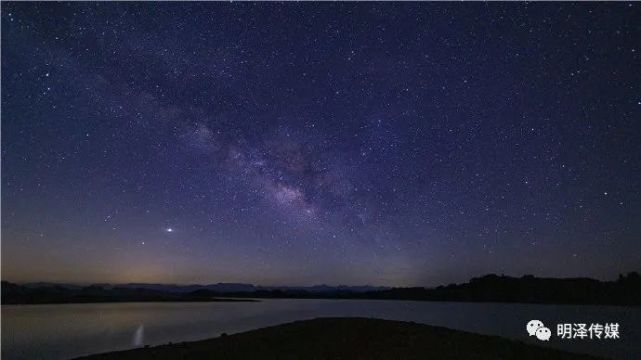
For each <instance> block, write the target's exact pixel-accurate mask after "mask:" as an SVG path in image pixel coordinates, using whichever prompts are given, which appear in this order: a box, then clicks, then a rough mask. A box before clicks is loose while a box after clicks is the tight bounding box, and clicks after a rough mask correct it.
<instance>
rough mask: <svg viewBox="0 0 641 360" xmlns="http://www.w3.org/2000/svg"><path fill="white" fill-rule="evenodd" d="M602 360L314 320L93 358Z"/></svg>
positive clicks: (504, 342)
mask: <svg viewBox="0 0 641 360" xmlns="http://www.w3.org/2000/svg"><path fill="white" fill-rule="evenodd" d="M426 358H437V359H488V360H490V359H497V358H501V359H519V360H522V359H533V360H534V359H537V360H540V359H550V360H554V359H570V360H571V359H576V360H580V359H584V360H588V359H601V358H599V357H595V356H592V355H587V354H578V353H572V352H566V351H562V350H557V349H554V348H551V347H545V346H539V345H534V344H527V343H525V342H522V341H518V340H511V339H507V338H503V337H499V336H491V335H481V334H476V333H471V332H465V331H459V330H452V329H448V328H444V327H437V326H431V325H425V324H418V323H414V322H405V321H393V320H380V319H372V318H360V317H357V318H316V319H312V320H302V321H295V322H290V323H285V324H281V325H276V326H270V327H265V328H260V329H257V330H250V331H246V332H241V333H236V334H232V335H226V334H224V333H223V334H222V335H220V336H219V337H215V338H210V339H205V340H199V341H190V342H179V343H169V344H165V345H158V346H153V347H149V346H145V347H142V348H135V349H130V350H124V351H115V352H108V353H102V354H93V355H88V356H83V357H79V358H76V359H78V360H80V359H84V360H110V359H426Z"/></svg>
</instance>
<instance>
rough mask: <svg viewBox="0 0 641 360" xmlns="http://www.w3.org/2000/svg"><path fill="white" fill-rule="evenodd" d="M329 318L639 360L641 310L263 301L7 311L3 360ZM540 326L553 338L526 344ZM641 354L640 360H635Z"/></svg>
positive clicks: (4, 312) (72, 354)
mask: <svg viewBox="0 0 641 360" xmlns="http://www.w3.org/2000/svg"><path fill="white" fill-rule="evenodd" d="M329 316H360V317H375V318H381V319H390V320H405V321H415V322H419V323H425V324H430V325H438V326H444V327H448V328H451V329H459V330H466V331H471V332H475V333H481V334H489V335H500V336H504V337H509V338H513V339H519V340H523V341H525V342H528V343H537V344H540V345H545V346H550V347H556V348H561V349H565V350H569V351H576V352H583V353H590V354H595V355H604V356H610V357H614V358H633V357H634V358H638V357H641V309H640V308H631V307H615V306H572V305H529V304H496V303H455V302H422V301H390V300H387V301H386V300H317V299H314V300H310V299H305V300H297V299H265V300H260V302H227V303H226V302H213V303H184V302H181V303H107V304H64V305H7V306H4V305H3V306H2V359H5V360H6V359H68V358H71V357H75V356H80V355H88V354H94V353H99V352H106V351H113V350H123V349H128V348H132V347H136V346H142V345H158V344H164V343H168V342H180V341H190V340H200V339H206V338H210V337H215V336H218V335H220V334H221V333H223V332H225V333H228V334H231V333H235V332H240V331H246V330H251V329H256V328H261V327H265V326H270V325H276V324H281V323H285V322H290V321H295V320H303V319H311V318H315V317H329ZM532 319H537V320H541V321H542V322H543V323H544V324H545V325H546V326H547V327H549V328H550V329H551V330H552V335H553V337H552V339H551V340H550V341H549V342H541V341H538V340H536V339H535V338H533V337H528V335H527V332H526V330H525V325H526V323H527V322H528V321H529V320H532ZM606 322H607V323H619V325H620V335H621V338H620V339H616V340H612V339H608V340H603V339H602V340H578V339H575V340H562V339H559V338H558V337H557V336H556V324H557V323H588V324H590V323H601V324H603V323H606ZM634 355H636V356H634Z"/></svg>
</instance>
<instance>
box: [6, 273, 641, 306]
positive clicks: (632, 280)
mask: <svg viewBox="0 0 641 360" xmlns="http://www.w3.org/2000/svg"><path fill="white" fill-rule="evenodd" d="M158 289H163V290H158ZM372 289H376V290H372ZM321 290H322V291H321ZM221 297H225V298H229V297H232V298H323V299H386V300H422V301H467V302H508V303H534V304H592V305H626V306H639V305H641V276H640V275H639V274H638V273H636V272H631V273H628V274H627V275H619V278H618V279H617V280H615V281H600V280H594V279H589V278H569V279H557V278H537V277H534V276H532V275H525V276H522V277H520V278H519V277H510V276H504V275H495V274H490V275H485V276H482V277H478V278H473V279H472V280H470V281H469V282H467V283H463V284H450V285H447V286H438V287H435V288H423V287H410V288H381V289H379V288H372V287H349V286H339V287H330V286H326V285H323V286H314V287H307V288H305V287H279V288H269V287H260V286H254V285H248V284H233V285H231V286H222V285H220V284H214V285H162V284H127V285H109V284H101V285H91V286H85V287H81V286H72V285H56V284H45V283H41V284H39V285H33V284H30V285H29V286H25V285H18V284H14V283H10V282H7V281H2V303H3V304H38V303H79V302H124V301H223V300H222V299H220V298H221ZM224 301H229V300H228V299H225V300H224Z"/></svg>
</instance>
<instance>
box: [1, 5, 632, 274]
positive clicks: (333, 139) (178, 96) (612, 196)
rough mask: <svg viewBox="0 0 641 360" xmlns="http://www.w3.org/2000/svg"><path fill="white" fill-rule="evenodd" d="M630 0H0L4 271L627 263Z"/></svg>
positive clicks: (594, 266)
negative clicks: (339, 0) (408, 0)
mask: <svg viewBox="0 0 641 360" xmlns="http://www.w3.org/2000/svg"><path fill="white" fill-rule="evenodd" d="M640 40H641V11H640V10H639V6H638V4H636V3H611V4H605V3H580V4H579V3H577V4H570V3H536V4H526V3H469V4H454V3H3V4H2V165H3V169H2V170H3V171H2V230H3V234H2V235H3V236H2V240H3V241H2V272H3V279H7V280H12V281H68V282H177V283H192V282H218V281H234V282H236V281H237V282H252V283H260V284H265V285H270V284H301V285H303V284H315V283H330V284H339V283H343V284H366V283H367V284H374V285H393V286H410V285H438V284H442V283H447V282H452V281H465V280H467V279H469V278H470V277H473V276H477V275H482V274H485V273H490V272H494V273H505V274H510V275H522V274H524V273H531V274H535V275H538V276H590V277H597V278H612V277H614V276H616V274H617V273H619V272H625V271H632V270H638V268H639V265H641V242H640V241H639V238H640V236H641V193H640V189H641V156H640V154H641V123H640V122H639V120H640V119H641V71H640V69H641V42H640Z"/></svg>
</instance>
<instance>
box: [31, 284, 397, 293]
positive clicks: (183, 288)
mask: <svg viewBox="0 0 641 360" xmlns="http://www.w3.org/2000/svg"><path fill="white" fill-rule="evenodd" d="M22 285H23V286H25V287H28V288H32V289H33V288H41V287H51V286H59V287H63V288H66V289H80V288H83V286H80V285H73V284H58V283H46V282H37V283H26V284H22ZM91 286H99V287H102V288H104V289H112V288H123V289H146V290H155V291H165V292H170V293H190V292H193V291H196V290H210V291H213V292H218V293H251V292H256V291H274V290H279V291H286V292H287V291H296V292H298V291H305V292H309V293H312V294H317V293H331V292H354V293H363V292H369V291H381V290H388V289H391V288H390V287H385V286H367V285H364V286H347V285H339V286H330V285H313V286H258V285H252V284H243V283H216V284H207V285H198V284H192V285H175V284H148V283H129V284H115V285H112V284H92V285H91Z"/></svg>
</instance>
